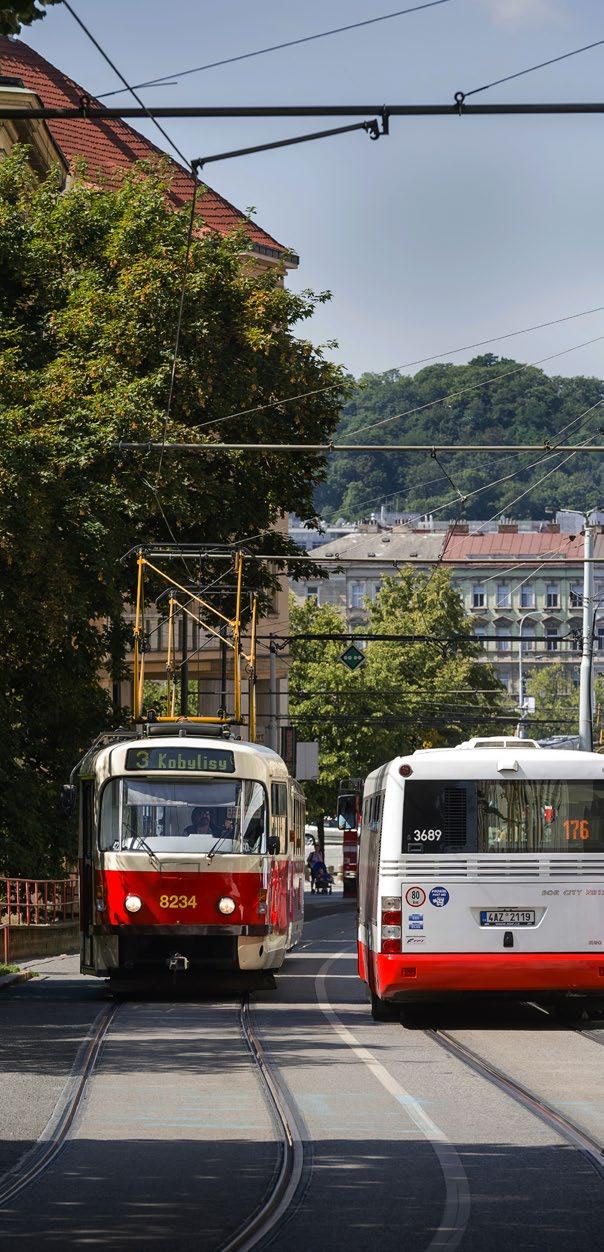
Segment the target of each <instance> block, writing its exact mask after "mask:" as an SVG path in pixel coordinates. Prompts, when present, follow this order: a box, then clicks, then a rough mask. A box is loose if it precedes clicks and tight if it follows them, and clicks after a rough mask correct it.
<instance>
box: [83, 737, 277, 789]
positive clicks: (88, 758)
mask: <svg viewBox="0 0 604 1252" xmlns="http://www.w3.org/2000/svg"><path fill="white" fill-rule="evenodd" d="M151 747H152V748H153V749H156V748H157V749H165V750H166V751H168V750H171V751H172V752H174V751H178V750H179V749H180V750H181V751H184V750H186V751H187V752H190V751H199V752H204V753H208V752H211V751H216V752H218V751H223V752H224V750H225V749H226V750H227V751H229V752H233V754H234V756H235V761H236V762H237V761H238V760H239V761H241V762H243V761H246V762H247V763H248V765H250V764H251V762H252V761H256V762H257V765H259V766H260V767H261V768H260V771H259V772H260V773H268V774H269V775H271V776H272V777H275V778H287V777H288V769H287V765H286V764H285V761H284V760H283V759H282V757H280V756H279V755H278V753H277V752H274V751H273V749H272V748H267V747H266V746H265V745H264V744H261V743H247V742H245V741H243V740H240V739H230V738H226V737H225V736H223V735H215V736H212V737H209V736H208V735H207V733H206V734H201V733H200V734H199V735H195V734H192V733H191V731H190V730H187V734H186V736H184V735H183V736H182V737H181V736H179V734H178V732H175V731H170V730H168V729H166V732H165V734H163V733H159V734H158V733H154V734H153V736H152V737H151V736H149V737H147V736H144V737H143V736H140V735H137V734H136V733H134V732H128V731H114V732H111V731H109V732H107V734H103V735H100V736H99V738H98V739H97V740H96V742H95V743H93V744H92V746H91V747H90V748H89V750H88V752H87V753H86V755H85V756H84V757H83V758H82V760H81V761H80V763H79V766H78V767H77V774H78V775H79V776H80V777H91V776H93V775H97V776H99V775H100V776H116V775H117V774H128V775H129V774H130V773H131V772H132V771H130V770H127V769H126V765H125V761H126V753H127V752H128V750H129V749H130V748H138V749H144V748H151ZM116 758H117V759H116ZM75 772H76V771H74V773H75ZM149 772H150V773H154V772H155V771H154V769H153V767H150V769H149ZM162 772H164V773H166V774H168V773H170V774H171V776H172V777H173V776H174V773H176V772H178V771H170V770H169V769H167V768H166V769H164V770H162ZM195 772H196V771H194V770H191V771H190V773H189V774H188V776H189V777H191V775H192V774H193V773H195ZM204 772H205V771H204ZM214 772H216V773H217V772H218V771H214ZM208 773H209V774H212V771H208ZM181 776H182V777H187V771H186V770H182V771H181ZM72 777H73V775H72ZM223 777H224V778H225V779H227V778H229V777H233V775H232V774H229V773H225V774H224V775H223Z"/></svg>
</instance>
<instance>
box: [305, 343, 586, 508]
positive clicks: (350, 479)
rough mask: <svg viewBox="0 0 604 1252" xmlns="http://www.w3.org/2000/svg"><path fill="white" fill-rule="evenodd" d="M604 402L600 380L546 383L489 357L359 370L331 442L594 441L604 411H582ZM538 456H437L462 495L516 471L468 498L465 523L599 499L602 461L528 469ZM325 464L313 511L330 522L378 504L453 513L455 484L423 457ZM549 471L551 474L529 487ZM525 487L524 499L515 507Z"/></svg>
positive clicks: (574, 459)
mask: <svg viewBox="0 0 604 1252" xmlns="http://www.w3.org/2000/svg"><path fill="white" fill-rule="evenodd" d="M491 380H492V381H491ZM455 393H458V394H455ZM443 397H447V399H446V400H444V401H443ZM603 398H604V382H603V381H602V380H601V379H599V378H584V377H580V376H579V377H574V378H561V377H557V378H556V377H549V376H548V375H547V374H544V373H543V371H542V370H540V369H537V368H535V367H534V366H529V367H526V366H523V365H522V364H521V363H519V362H518V361H514V360H512V359H510V358H503V357H496V356H493V355H491V354H490V353H487V354H485V355H483V356H479V357H475V358H474V360H472V361H470V362H469V364H467V365H450V364H437V365H430V366H428V367H427V368H426V369H423V370H420V372H419V373H417V374H416V375H415V376H414V377H407V376H402V375H401V374H399V372H398V370H388V371H387V372H386V373H385V374H364V375H363V376H362V377H361V378H360V379H359V380H358V385H356V386H355V387H354V388H353V389H352V391H351V394H350V399H349V400H348V402H347V403H346V405H345V407H344V409H343V413H342V420H341V422H340V425H339V428H338V432H337V436H336V439H337V441H338V442H344V443H346V442H351V443H353V442H355V443H376V444H377V443H380V444H384V443H436V444H440V443H487V444H490V443H542V442H544V441H545V440H549V441H550V443H552V445H555V443H556V440H557V436H558V435H559V432H560V431H563V433H562V435H561V440H562V442H564V443H577V444H580V443H582V442H584V441H586V440H588V441H589V442H592V441H593V439H596V441H597V438H596V437H597V436H598V432H599V428H600V426H602V425H604V407H598V408H596V409H595V410H593V411H592V412H591V413H589V414H587V415H584V416H583V417H581V415H582V414H584V411H585V410H586V409H588V408H589V407H590V406H592V405H596V404H597V403H598V401H601V400H602V399H603ZM437 402H438V403H437ZM422 406H426V407H422ZM409 410H416V411H415V412H413V413H410V412H409ZM418 410H419V411H418ZM393 415H397V416H394V420H388V421H386V422H385V423H384V424H383V425H376V426H373V428H372V429H370V430H366V429H364V428H365V427H367V426H369V425H370V424H371V423H379V422H383V421H384V419H390V418H391V417H393ZM575 419H578V420H575ZM565 427H568V428H567V429H564V430H563V428H565ZM538 456H539V454H538V453H533V454H521V455H518V454H517V455H513V456H512V455H510V456H508V455H506V454H504V453H499V454H493V455H492V456H484V455H482V456H480V455H475V454H455V455H447V456H444V457H442V458H440V459H441V461H442V463H443V464H444V467H445V468H446V470H447V473H448V474H450V476H451V478H452V479H453V481H454V483H455V484H456V486H458V487H459V489H460V491H461V492H462V493H464V494H465V493H467V492H471V491H474V490H476V488H479V487H482V486H484V485H485V484H487V483H489V482H490V481H492V480H493V479H494V478H499V477H502V476H503V475H506V474H513V473H514V472H515V471H518V476H517V477H516V478H514V479H512V480H510V481H508V482H504V483H501V484H500V485H499V486H496V487H492V488H489V489H488V490H486V491H481V492H480V494H478V495H475V496H473V497H471V498H470V499H469V500H468V501H467V504H466V507H465V512H464V516H466V517H470V518H472V517H473V518H489V517H491V516H492V515H493V514H499V513H508V512H511V514H512V515H513V516H516V517H543V511H544V508H545V507H546V506H550V505H554V506H556V507H559V508H575V507H576V508H580V509H584V508H588V507H594V506H596V505H598V504H601V503H602V497H603V495H604V492H603V491H602V488H603V485H604V480H603V470H604V467H603V466H602V459H601V457H596V456H594V455H592V456H589V455H583V456H581V455H580V454H577V455H576V456H571V457H570V459H569V460H566V463H565V464H564V465H563V466H561V468H560V469H559V471H558V470H556V467H557V466H558V464H560V463H561V462H562V461H564V460H565V458H566V457H567V456H568V453H567V454H564V453H558V454H556V455H554V456H551V457H550V459H547V460H544V461H543V462H542V463H540V464H539V465H534V464H533V463H534V462H535V461H536V460H537V459H538ZM531 464H533V468H529V467H530V466H531ZM329 466H330V468H329V472H328V476H327V478H326V481H325V483H324V484H323V485H322V486H321V487H320V488H319V489H318V491H317V494H316V505H317V509H318V511H319V513H320V514H322V515H323V516H325V517H326V518H328V519H329V520H335V519H336V518H337V517H339V516H344V517H346V518H349V519H351V520H354V519H358V518H361V517H367V516H368V515H369V513H371V511H372V510H373V509H379V507H380V504H381V503H386V504H388V505H389V506H390V504H392V505H393V506H394V505H396V507H399V508H401V509H404V510H410V511H413V512H415V511H417V512H418V513H423V512H426V511H430V510H432V509H434V508H436V507H437V506H438V505H440V504H443V503H444V502H445V501H448V500H451V502H452V503H451V507H450V508H449V509H448V510H443V516H444V517H454V516H456V515H457V514H458V512H459V504H458V503H457V504H456V503H455V492H454V491H453V489H452V487H451V484H450V483H449V482H448V481H447V479H446V477H445V476H444V474H443V473H442V472H441V470H440V469H439V466H438V465H437V464H436V462H435V461H434V460H432V459H431V458H430V456H429V455H423V454H417V453H415V454H413V455H408V456H405V455H404V454H400V455H398V454H394V453H375V454H358V453H356V454H352V453H351V454H350V455H348V454H346V453H341V454H338V455H336V456H333V457H331V459H330V462H329ZM552 469H554V470H555V471H556V472H554V473H553V474H551V475H549V477H548V478H547V479H546V480H545V481H544V482H543V483H541V484H540V485H534V484H536V483H537V480H538V479H539V478H541V477H542V476H543V475H545V474H547V473H548V471H550V470H552ZM529 486H530V487H531V491H530V494H528V495H527V496H525V497H524V499H523V500H521V501H519V502H518V504H517V505H515V504H512V503H511V502H512V501H513V500H514V498H515V497H516V496H518V495H519V494H520V493H521V492H522V491H523V490H525V489H526V488H527V487H529ZM396 497H398V502H397V500H396Z"/></svg>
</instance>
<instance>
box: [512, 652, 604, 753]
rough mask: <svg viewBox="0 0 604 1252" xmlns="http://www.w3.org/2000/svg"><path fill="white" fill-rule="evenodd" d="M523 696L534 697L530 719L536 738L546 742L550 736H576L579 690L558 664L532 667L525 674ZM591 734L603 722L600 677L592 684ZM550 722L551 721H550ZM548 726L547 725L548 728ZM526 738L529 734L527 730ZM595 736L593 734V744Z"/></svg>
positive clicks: (603, 694) (603, 685)
mask: <svg viewBox="0 0 604 1252" xmlns="http://www.w3.org/2000/svg"><path fill="white" fill-rule="evenodd" d="M526 692H527V695H529V696H534V697H535V712H534V714H533V715H531V716H534V718H535V721H536V723H542V724H540V725H538V726H537V736H536V737H537V738H539V739H546V738H549V736H551V735H576V734H578V730H579V688H578V686H577V684H576V683H575V682H573V680H572V677H571V675H570V674H569V672H568V669H567V667H566V665H562V664H560V663H559V662H558V663H554V664H547V665H545V664H544V665H536V666H534V667H533V668H532V669H531V670H529V671H528V675H527V682H526ZM594 697H595V699H594V704H595V709H594V712H595V719H594V724H595V730H596V731H597V732H599V728H600V726H601V724H602V721H603V720H604V719H603V717H602V710H603V707H604V677H602V676H599V677H598V678H596V680H595V687H594ZM550 719H551V720H550ZM548 722H549V724H548ZM528 734H529V735H530V734H533V732H532V731H531V730H530V719H529V731H528ZM595 739H596V735H595V734H594V741H595Z"/></svg>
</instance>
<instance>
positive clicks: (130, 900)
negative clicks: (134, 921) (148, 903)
mask: <svg viewBox="0 0 604 1252" xmlns="http://www.w3.org/2000/svg"><path fill="white" fill-rule="evenodd" d="M124 907H125V908H126V909H127V910H128V912H129V913H139V912H140V910H141V909H142V907H143V902H142V900H141V898H140V896H132V895H128V896H126V899H125V900H124Z"/></svg>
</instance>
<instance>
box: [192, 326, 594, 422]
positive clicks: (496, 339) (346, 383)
mask: <svg viewBox="0 0 604 1252" xmlns="http://www.w3.org/2000/svg"><path fill="white" fill-rule="evenodd" d="M603 312H604V305H599V306H597V307H596V308H592V309H583V310H582V312H580V313H569V314H567V315H566V316H565V317H557V318H554V320H553V321H549V322H538V323H536V324H535V325H534V326H525V327H523V328H522V329H521V330H511V331H508V332H507V334H505V335H494V336H492V338H490V339H480V340H477V341H476V342H475V343H468V344H464V345H463V346H462V347H460V348H450V349H449V350H448V351H447V352H436V353H434V354H433V355H432V356H424V357H418V358H417V359H416V360H414V361H407V362H406V363H405V364H404V365H398V366H395V367H394V368H396V369H398V370H399V371H402V370H407V369H412V368H413V367H414V366H415V365H426V364H427V363H429V362H430V361H439V360H440V359H441V358H442V357H445V356H456V355H457V354H458V353H460V352H470V351H471V350H472V349H473V348H484V347H486V346H487V345H488V344H491V343H501V342H502V341H503V340H504V339H513V338H516V337H517V336H519V335H528V334H531V333H532V332H533V331H537V330H545V329H547V328H549V327H550V326H560V325H561V324H562V323H563V322H571V321H575V320H576V319H577V318H579V317H589V316H591V315H592V314H594V313H603ZM591 342H596V340H594V341H592V340H586V342H585V343H581V344H577V345H576V347H572V348H568V349H565V351H568V352H574V351H575V350H578V348H583V347H587V345H588V344H590V343H591ZM550 359H552V358H549V357H542V358H541V359H540V360H539V361H532V362H528V363H527V364H526V365H523V366H522V368H523V369H525V368H528V365H529V364H531V365H539V364H542V363H543V362H544V361H546V360H550ZM500 376H501V375H498V377H500ZM348 387H350V388H353V389H355V390H356V389H359V390H362V389H363V383H361V382H355V381H352V380H348V379H339V380H338V382H337V383H330V384H329V385H328V386H327V387H317V388H315V389H314V390H312V391H303V392H298V393H297V394H295V395H290V396H280V397H279V399H275V400H269V401H267V403H266V404H256V405H254V406H253V407H252V408H249V409H239V410H238V411H236V412H233V413H226V414H225V415H224V416H223V417H215V418H212V419H210V420H209V421H207V422H201V423H200V424H199V425H198V426H197V427H196V429H197V430H205V429H206V428H207V427H208V426H217V425H218V424H219V423H221V422H228V421H230V420H231V419H234V418H237V417H250V416H251V415H252V414H253V413H261V412H264V411H265V410H266V409H275V408H279V406H280V405H284V404H294V403H295V402H296V400H307V399H309V398H310V397H312V396H318V395H324V394H325V393H326V392H328V391H336V390H338V389H340V390H344V389H346V388H348ZM443 398H444V399H449V398H450V397H448V396H445V397H443ZM435 403H437V402H436V401H435Z"/></svg>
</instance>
